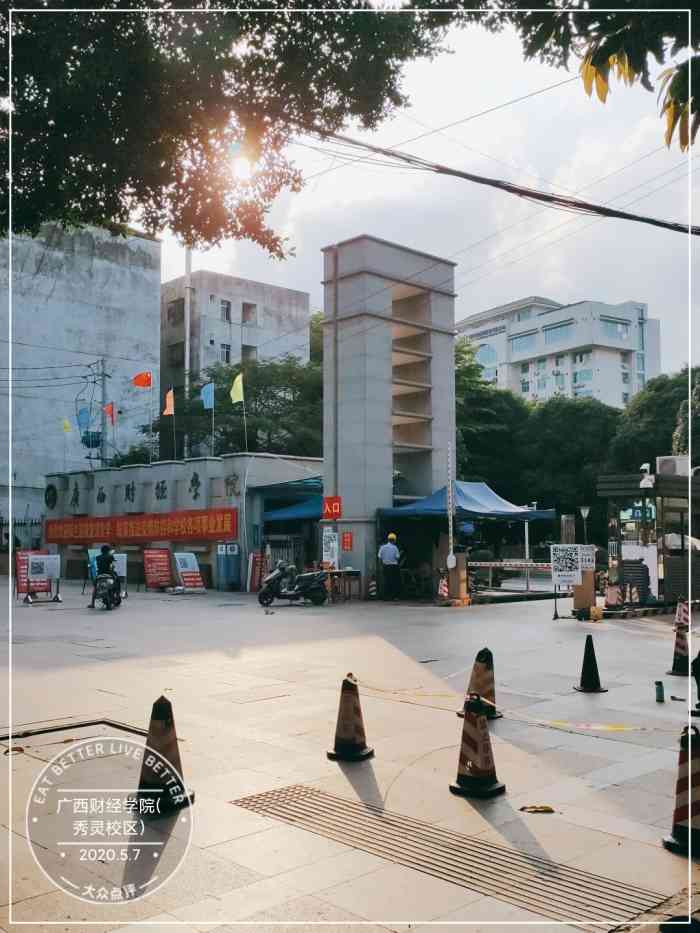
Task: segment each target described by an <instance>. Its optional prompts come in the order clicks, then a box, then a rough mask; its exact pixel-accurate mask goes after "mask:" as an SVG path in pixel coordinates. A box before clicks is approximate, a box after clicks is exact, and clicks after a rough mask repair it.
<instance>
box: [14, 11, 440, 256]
mask: <svg viewBox="0 0 700 933" xmlns="http://www.w3.org/2000/svg"><path fill="white" fill-rule="evenodd" d="M192 5H194V6H197V5H198V2H197V0H195V3H194V4H191V5H190V6H192ZM199 5H200V6H201V12H198V13H188V12H186V11H180V10H179V9H178V7H180V6H181V4H177V3H175V2H172V0H165V2H154V0H146V3H145V4H143V6H146V7H150V11H148V10H147V11H138V12H137V11H129V10H128V9H125V8H124V7H123V5H122V4H121V3H109V4H108V5H107V7H106V8H105V10H104V12H103V11H102V10H99V11H95V10H94V9H90V10H89V11H88V9H87V8H86V11H85V12H80V11H79V8H80V6H81V4H80V3H77V4H75V3H73V2H71V3H67V2H64V3H61V2H60V0H59V2H58V3H57V4H54V8H58V10H59V11H60V10H61V7H62V6H64V7H65V12H59V13H58V14H51V15H46V13H45V6H46V4H45V2H44V0H29V2H28V4H27V7H32V6H33V7H35V8H36V10H37V12H36V13H33V12H31V11H30V12H22V13H17V14H15V16H14V17H13V22H12V52H13V70H12V89H11V90H12V101H13V126H12V131H13V232H15V233H29V234H32V235H35V234H36V233H37V232H38V231H39V228H40V226H41V224H42V223H44V222H46V221H58V222H60V223H62V224H65V225H69V226H70V225H81V224H88V223H89V224H96V225H102V226H113V227H115V228H116V229H123V228H124V225H126V224H127V223H129V222H134V221H137V222H139V223H140V224H142V225H143V226H144V227H145V229H146V230H148V231H150V232H155V231H159V230H163V229H165V228H169V229H170V230H172V231H174V232H175V233H176V234H177V235H178V236H180V237H181V238H182V239H183V240H184V241H185V242H188V243H190V244H191V245H193V246H196V245H204V244H206V245H213V244H216V243H218V242H219V241H221V240H222V239H224V238H236V239H240V238H248V239H251V240H253V241H255V242H256V243H258V244H259V245H261V246H262V247H263V248H265V249H266V250H268V251H269V252H270V253H271V254H272V255H273V256H276V257H282V256H284V255H285V253H286V252H287V247H286V245H285V242H284V239H283V238H282V237H281V236H279V235H278V234H277V233H275V232H274V231H273V230H272V229H271V228H270V227H269V226H268V224H267V221H266V212H267V210H268V209H269V207H270V205H271V203H272V201H273V200H274V198H275V197H276V196H277V195H278V194H279V193H280V192H281V191H282V190H284V189H290V190H292V191H295V190H298V189H299V187H300V185H301V177H300V174H299V172H298V171H297V169H296V168H295V167H294V165H293V163H292V162H291V161H290V160H289V159H288V158H287V156H286V155H285V154H284V149H285V146H286V144H287V142H288V141H289V139H290V137H291V135H292V134H299V133H304V132H307V131H308V130H309V129H310V128H320V129H321V130H327V131H334V130H338V129H339V128H341V127H342V126H343V125H344V124H345V123H346V122H347V121H349V120H355V121H357V122H358V123H359V124H360V125H362V126H364V127H374V126H376V125H377V124H378V123H379V122H380V121H381V120H382V119H384V118H385V117H386V116H387V115H388V114H389V113H390V112H391V111H393V110H394V109H395V108H397V107H400V106H401V105H403V104H404V103H405V102H406V101H405V97H404V94H403V93H402V90H401V79H402V70H403V66H404V64H405V63H407V62H410V61H412V60H414V59H416V58H418V57H426V56H428V57H430V56H431V55H433V54H434V53H435V52H436V51H437V50H438V48H439V45H440V41H441V39H442V36H443V35H444V32H445V29H446V26H447V24H448V22H449V20H450V17H449V16H447V17H445V16H444V15H441V14H440V13H432V12H431V11H429V10H425V11H422V12H415V13H412V14H409V15H396V14H395V13H377V12H376V11H375V10H374V9H373V7H372V6H371V5H370V4H369V3H367V2H363V0H341V2H339V3H338V2H334V3H332V4H330V3H328V4H323V3H322V4H321V6H320V7H318V8H317V9H316V10H315V11H314V14H313V16H310V15H308V12H306V8H305V7H304V5H303V4H298V5H296V6H298V10H299V11H298V12H296V13H295V12H294V7H295V3H294V2H292V4H291V9H285V10H280V11H269V10H264V9H260V10H238V9H235V8H234V9H230V8H229V6H230V5H229V4H227V3H224V2H223V0H211V2H210V0H208V2H207V3H206V4H205V3H203V2H201V0H199ZM288 6H289V5H288ZM76 7H77V8H78V9H76ZM24 9H26V7H25V8H24ZM349 12H352V13H354V14H358V15H347V14H348V13H349ZM1 25H2V27H4V28H2V29H0V48H1V49H2V55H0V61H1V62H2V68H3V69H4V73H3V75H2V77H3V85H4V86H7V83H8V42H9V23H8V18H7V15H6V14H3V16H2V21H1ZM0 118H1V119H2V134H3V136H2V138H3V142H4V143H5V144H7V141H8V134H9V113H8V109H7V108H5V109H2V110H1V111H0ZM5 148H6V145H5ZM234 157H235V158H241V157H245V158H247V159H248V160H249V162H252V163H254V172H253V175H252V177H251V178H250V179H249V180H246V179H245V178H244V177H238V178H237V177H236V176H235V175H234V173H233V172H232V161H233V158H234ZM1 178H2V186H3V187H2V199H1V200H2V208H1V209H0V210H1V211H2V214H1V215H0V224H1V225H2V231H1V232H6V231H7V225H8V208H7V202H8V198H7V186H8V177H7V175H6V173H5V172H3V173H2V176H1Z"/></svg>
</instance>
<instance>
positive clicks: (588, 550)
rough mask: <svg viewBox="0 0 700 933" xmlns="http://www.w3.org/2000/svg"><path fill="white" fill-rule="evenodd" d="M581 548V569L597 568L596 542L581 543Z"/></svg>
mask: <svg viewBox="0 0 700 933" xmlns="http://www.w3.org/2000/svg"><path fill="white" fill-rule="evenodd" d="M579 548H580V550H581V570H595V551H596V547H595V544H579Z"/></svg>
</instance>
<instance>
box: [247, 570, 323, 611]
mask: <svg viewBox="0 0 700 933" xmlns="http://www.w3.org/2000/svg"><path fill="white" fill-rule="evenodd" d="M327 578H328V574H327V573H326V572H325V570H314V571H312V572H311V573H299V574H298V573H297V568H296V567H295V566H294V564H288V563H287V562H286V561H284V560H278V561H277V566H276V567H275V569H274V570H273V571H272V573H269V574H268V575H267V576H266V577H265V579H264V580H263V581H262V586H261V588H260V592H259V593H258V602H259V603H260V605H261V606H270V605H272V602H273V600H275V599H288V600H289V602H291V603H293V602H303V601H304V600H307V599H308V600H310V601H311V602H312V603H313V604H314V606H322V605H323V604H324V603H325V601H326V599H327V598H328V591H327V590H326V580H327Z"/></svg>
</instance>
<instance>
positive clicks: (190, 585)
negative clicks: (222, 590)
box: [173, 551, 204, 590]
mask: <svg viewBox="0 0 700 933" xmlns="http://www.w3.org/2000/svg"><path fill="white" fill-rule="evenodd" d="M173 557H174V558H175V567H176V568H177V575H178V576H179V578H180V581H181V583H182V585H183V586H184V587H185V589H186V590H203V589H204V580H203V579H202V574H201V573H200V570H199V564H198V562H197V557H196V555H195V554H191V553H190V552H189V551H176V552H175V554H173Z"/></svg>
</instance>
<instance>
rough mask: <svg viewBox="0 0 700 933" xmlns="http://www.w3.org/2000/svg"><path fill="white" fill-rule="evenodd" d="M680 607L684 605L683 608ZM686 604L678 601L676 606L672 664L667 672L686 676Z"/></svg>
mask: <svg viewBox="0 0 700 933" xmlns="http://www.w3.org/2000/svg"><path fill="white" fill-rule="evenodd" d="M682 607H685V609H683V608H682ZM687 623H688V604H687V603H683V602H679V603H678V606H677V607H676V623H675V625H674V629H675V630H676V641H675V643H674V645H673V664H672V666H671V670H670V671H666V673H667V674H674V675H675V676H676V677H687V676H688V674H689V673H690V658H689V655H688V636H687V632H688V624H687Z"/></svg>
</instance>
